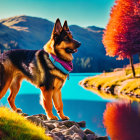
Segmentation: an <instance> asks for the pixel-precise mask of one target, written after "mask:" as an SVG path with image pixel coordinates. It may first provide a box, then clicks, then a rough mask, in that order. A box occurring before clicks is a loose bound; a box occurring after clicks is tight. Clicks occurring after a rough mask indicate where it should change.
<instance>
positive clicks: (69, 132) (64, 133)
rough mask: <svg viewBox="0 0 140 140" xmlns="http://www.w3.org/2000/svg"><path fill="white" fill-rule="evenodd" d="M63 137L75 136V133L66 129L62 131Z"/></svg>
mask: <svg viewBox="0 0 140 140" xmlns="http://www.w3.org/2000/svg"><path fill="white" fill-rule="evenodd" d="M62 133H63V135H73V134H74V131H73V130H70V129H66V130H63V131H62Z"/></svg>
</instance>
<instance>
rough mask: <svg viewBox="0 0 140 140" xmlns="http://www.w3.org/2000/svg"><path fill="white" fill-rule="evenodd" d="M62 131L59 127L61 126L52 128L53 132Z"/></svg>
mask: <svg viewBox="0 0 140 140" xmlns="http://www.w3.org/2000/svg"><path fill="white" fill-rule="evenodd" d="M60 131H61V129H59V128H54V129H53V130H51V133H54V132H60Z"/></svg>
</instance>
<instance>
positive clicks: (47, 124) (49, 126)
mask: <svg viewBox="0 0 140 140" xmlns="http://www.w3.org/2000/svg"><path fill="white" fill-rule="evenodd" d="M45 125H46V126H47V127H48V129H49V130H52V129H54V128H55V126H54V125H53V124H51V123H45Z"/></svg>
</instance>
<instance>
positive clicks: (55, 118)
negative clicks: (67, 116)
mask: <svg viewBox="0 0 140 140" xmlns="http://www.w3.org/2000/svg"><path fill="white" fill-rule="evenodd" d="M49 120H59V119H58V118H57V117H56V116H51V117H49Z"/></svg>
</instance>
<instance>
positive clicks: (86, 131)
mask: <svg viewBox="0 0 140 140" xmlns="http://www.w3.org/2000/svg"><path fill="white" fill-rule="evenodd" d="M84 133H85V134H93V135H95V133H94V132H93V131H91V130H89V129H85V130H84Z"/></svg>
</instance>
